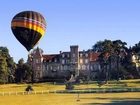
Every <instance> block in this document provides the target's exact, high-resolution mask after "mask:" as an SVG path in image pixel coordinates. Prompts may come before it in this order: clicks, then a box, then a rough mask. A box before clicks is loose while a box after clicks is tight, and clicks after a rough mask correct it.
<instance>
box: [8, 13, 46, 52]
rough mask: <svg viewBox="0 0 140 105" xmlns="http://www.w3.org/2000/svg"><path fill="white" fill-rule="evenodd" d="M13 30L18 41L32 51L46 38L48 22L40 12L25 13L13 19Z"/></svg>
mask: <svg viewBox="0 0 140 105" xmlns="http://www.w3.org/2000/svg"><path fill="white" fill-rule="evenodd" d="M11 29H12V32H13V34H14V35H15V37H16V38H17V40H18V41H19V42H20V43H21V44H22V45H23V46H24V47H25V48H26V49H27V50H28V51H30V50H31V49H32V48H33V47H34V46H35V45H36V44H37V43H38V41H39V40H40V38H41V37H42V36H44V33H45V30H46V21H45V19H44V17H43V16H42V15H41V14H40V13H38V12H35V11H23V12H20V13H18V14H17V15H15V16H14V17H13V19H12V22H11Z"/></svg>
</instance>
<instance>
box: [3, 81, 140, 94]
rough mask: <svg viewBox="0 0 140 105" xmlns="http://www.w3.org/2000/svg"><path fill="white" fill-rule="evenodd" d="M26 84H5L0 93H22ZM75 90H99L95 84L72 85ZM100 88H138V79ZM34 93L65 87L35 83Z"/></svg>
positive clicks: (109, 83)
mask: <svg viewBox="0 0 140 105" xmlns="http://www.w3.org/2000/svg"><path fill="white" fill-rule="evenodd" d="M27 85H28V84H5V85H0V92H18V91H24V90H25V88H26V87H27ZM74 86H75V89H94V88H99V87H98V85H97V83H96V82H90V83H89V84H77V85H74ZM100 88H140V79H137V80H121V81H109V82H108V83H107V84H105V85H103V86H101V87H100ZM33 89H34V90H35V91H42V90H65V85H62V84H53V83H36V84H33Z"/></svg>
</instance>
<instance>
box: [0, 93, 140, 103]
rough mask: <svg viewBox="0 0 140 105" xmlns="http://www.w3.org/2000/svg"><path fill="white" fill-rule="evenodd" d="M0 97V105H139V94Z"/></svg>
mask: <svg viewBox="0 0 140 105" xmlns="http://www.w3.org/2000/svg"><path fill="white" fill-rule="evenodd" d="M77 97H78V95H77V94H44V95H43V94H40V95H17V96H0V105H140V93H104V94H97V93H96V94H80V95H79V99H80V101H77V99H78V98H77Z"/></svg>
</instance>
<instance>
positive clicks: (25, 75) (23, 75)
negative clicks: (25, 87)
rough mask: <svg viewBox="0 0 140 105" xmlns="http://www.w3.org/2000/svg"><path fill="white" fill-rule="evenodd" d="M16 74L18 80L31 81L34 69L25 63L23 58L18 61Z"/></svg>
mask: <svg viewBox="0 0 140 105" xmlns="http://www.w3.org/2000/svg"><path fill="white" fill-rule="evenodd" d="M15 74H16V82H18V83H19V82H31V76H32V69H31V67H30V65H29V64H27V63H24V60H23V58H21V59H20V60H19V61H18V64H17V69H16V73H15Z"/></svg>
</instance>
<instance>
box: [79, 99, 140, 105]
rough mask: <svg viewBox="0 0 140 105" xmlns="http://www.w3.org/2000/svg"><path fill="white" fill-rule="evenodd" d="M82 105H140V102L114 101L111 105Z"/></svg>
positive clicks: (104, 104) (95, 104)
mask: <svg viewBox="0 0 140 105" xmlns="http://www.w3.org/2000/svg"><path fill="white" fill-rule="evenodd" d="M82 105H140V100H132V101H130V100H128V101H112V102H111V103H86V104H82Z"/></svg>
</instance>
